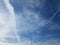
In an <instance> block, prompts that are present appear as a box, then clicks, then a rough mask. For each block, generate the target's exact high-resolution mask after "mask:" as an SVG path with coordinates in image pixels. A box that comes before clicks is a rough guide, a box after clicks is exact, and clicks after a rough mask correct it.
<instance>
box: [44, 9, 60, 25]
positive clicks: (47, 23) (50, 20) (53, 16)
mask: <svg viewBox="0 0 60 45" xmlns="http://www.w3.org/2000/svg"><path fill="white" fill-rule="evenodd" d="M59 11H60V9H58V10H57V11H56V12H55V13H54V14H53V16H52V17H51V18H50V19H49V20H48V21H47V23H46V24H49V23H50V22H51V21H52V19H53V18H54V17H55V16H56V15H57V13H58V12H59ZM46 24H45V25H46Z"/></svg>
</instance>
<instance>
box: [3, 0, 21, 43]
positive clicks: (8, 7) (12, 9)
mask: <svg viewBox="0 0 60 45" xmlns="http://www.w3.org/2000/svg"><path fill="white" fill-rule="evenodd" d="M4 3H5V4H6V7H7V9H8V11H9V12H10V16H11V19H10V21H11V23H12V24H11V25H12V26H13V31H14V33H15V35H16V38H17V41H18V42H20V38H19V35H18V34H17V30H16V18H15V13H14V8H13V6H12V5H11V4H10V3H9V0H4ZM12 18H13V19H12Z"/></svg>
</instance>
